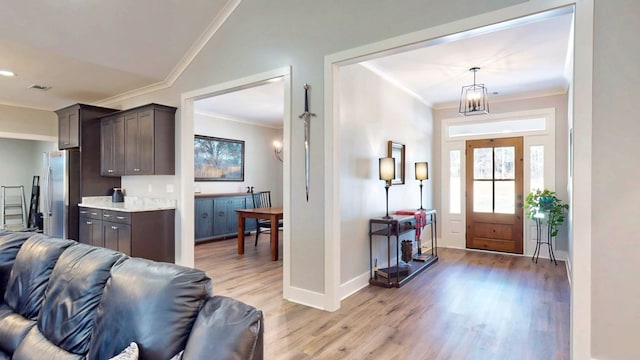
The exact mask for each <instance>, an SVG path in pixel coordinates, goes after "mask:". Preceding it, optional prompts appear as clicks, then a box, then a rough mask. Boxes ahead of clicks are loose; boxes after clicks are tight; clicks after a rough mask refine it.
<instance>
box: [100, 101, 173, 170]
mask: <svg viewBox="0 0 640 360" xmlns="http://www.w3.org/2000/svg"><path fill="white" fill-rule="evenodd" d="M175 111H176V108H174V107H170V106H164V105H158V104H149V105H145V106H141V107H138V108H134V109H129V110H125V111H121V112H118V113H116V114H111V115H110V116H107V117H104V118H103V119H102V122H103V125H102V132H103V133H102V138H101V143H102V151H103V154H102V165H101V167H102V169H103V171H102V174H103V175H105V176H119V175H118V174H120V175H174V174H175ZM119 121H122V125H120V124H119V123H118V125H117V128H116V126H115V125H111V123H115V122H119ZM120 136H122V137H120Z"/></svg>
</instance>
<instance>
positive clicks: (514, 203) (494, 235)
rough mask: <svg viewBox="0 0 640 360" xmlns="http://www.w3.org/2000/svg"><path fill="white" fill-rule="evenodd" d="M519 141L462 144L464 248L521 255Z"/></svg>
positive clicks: (493, 140) (521, 221)
mask: <svg viewBox="0 0 640 360" xmlns="http://www.w3.org/2000/svg"><path fill="white" fill-rule="evenodd" d="M522 139H523V138H522V137H513V138H500V139H484V140H469V141H467V142H466V208H467V210H466V212H467V214H466V218H467V221H466V223H467V231H466V240H467V241H466V242H467V248H470V249H482V250H493V251H504V252H510V253H517V254H522V249H523V246H522V245H523V244H522V243H523V242H522V226H523V220H522V202H523V198H522V192H523V188H522V171H523V170H522V169H523V163H522V159H523V155H522V148H523V146H522V141H523V140H522Z"/></svg>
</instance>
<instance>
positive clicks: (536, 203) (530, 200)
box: [524, 189, 569, 236]
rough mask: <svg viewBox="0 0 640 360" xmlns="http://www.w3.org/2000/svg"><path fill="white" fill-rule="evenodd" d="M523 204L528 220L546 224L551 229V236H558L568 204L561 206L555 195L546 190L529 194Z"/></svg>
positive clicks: (538, 190)
mask: <svg viewBox="0 0 640 360" xmlns="http://www.w3.org/2000/svg"><path fill="white" fill-rule="evenodd" d="M524 203H525V204H524V210H525V214H526V215H527V217H528V218H530V219H533V220H541V221H545V222H547V223H548V224H549V227H550V229H551V236H556V235H558V230H559V229H560V225H562V224H563V223H564V219H565V218H566V216H567V211H568V210H569V205H568V204H563V203H562V200H560V199H559V198H558V197H557V196H556V193H555V192H554V191H551V190H548V189H544V190H540V189H537V190H535V191H532V192H530V193H529V194H527V197H526V198H525V201H524Z"/></svg>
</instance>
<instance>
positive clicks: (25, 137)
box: [0, 131, 58, 143]
mask: <svg viewBox="0 0 640 360" xmlns="http://www.w3.org/2000/svg"><path fill="white" fill-rule="evenodd" d="M0 138H7V139H20V140H34V141H50V142H56V143H57V142H58V137H57V136H49V135H38V134H26V133H12V132H6V131H0Z"/></svg>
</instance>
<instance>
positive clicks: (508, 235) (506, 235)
mask: <svg viewBox="0 0 640 360" xmlns="http://www.w3.org/2000/svg"><path fill="white" fill-rule="evenodd" d="M475 235H476V236H477V237H478V238H488V239H498V240H511V239H513V225H510V224H492V223H480V222H476V224H475Z"/></svg>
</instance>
